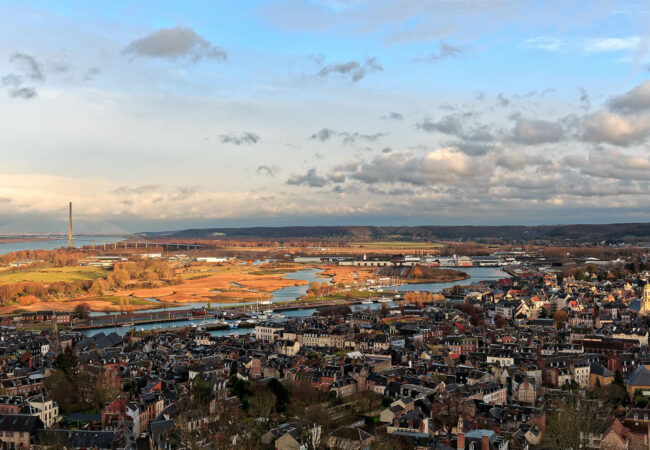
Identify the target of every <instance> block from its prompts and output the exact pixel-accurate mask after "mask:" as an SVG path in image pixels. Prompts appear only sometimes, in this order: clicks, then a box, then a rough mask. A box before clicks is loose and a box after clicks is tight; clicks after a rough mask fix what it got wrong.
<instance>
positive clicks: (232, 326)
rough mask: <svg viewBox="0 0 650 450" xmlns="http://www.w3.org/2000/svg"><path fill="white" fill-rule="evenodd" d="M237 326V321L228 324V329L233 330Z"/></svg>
mask: <svg viewBox="0 0 650 450" xmlns="http://www.w3.org/2000/svg"><path fill="white" fill-rule="evenodd" d="M238 326H239V320H235V321H234V322H231V323H230V328H232V329H235V328H237V327H238Z"/></svg>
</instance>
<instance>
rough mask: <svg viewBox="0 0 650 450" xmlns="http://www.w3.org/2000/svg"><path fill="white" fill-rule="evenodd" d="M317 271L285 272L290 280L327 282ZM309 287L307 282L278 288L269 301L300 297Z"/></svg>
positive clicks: (241, 303) (239, 304)
mask: <svg viewBox="0 0 650 450" xmlns="http://www.w3.org/2000/svg"><path fill="white" fill-rule="evenodd" d="M318 272H322V270H321V269H306V270H299V271H297V272H293V273H289V274H287V276H286V278H287V279H290V280H305V281H308V282H309V283H312V282H314V281H317V282H319V283H323V282H329V280H328V279H326V278H320V277H318V276H317V274H318ZM307 289H309V284H302V285H300V286H287V287H283V288H282V289H278V290H277V291H275V292H273V294H272V296H271V299H270V301H271V303H276V302H283V301H284V302H286V301H290V300H295V299H297V298H298V297H301V296H303V295H305V294H306V293H307ZM255 304H257V302H240V303H228V305H229V306H246V305H255Z"/></svg>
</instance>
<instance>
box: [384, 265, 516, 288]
mask: <svg viewBox="0 0 650 450" xmlns="http://www.w3.org/2000/svg"><path fill="white" fill-rule="evenodd" d="M458 270H460V271H462V272H465V273H466V274H467V275H469V276H470V277H469V278H467V279H466V280H459V281H450V282H447V283H418V284H405V285H403V286H397V287H396V288H394V289H395V290H398V291H401V292H407V291H415V292H419V291H427V292H440V291H442V290H443V289H446V288H451V287H453V286H455V285H457V284H460V285H461V286H465V285H468V284H472V283H476V282H478V281H496V280H500V279H501V278H510V275H508V273H506V272H504V271H503V270H501V269H500V268H498V267H467V268H461V269H458ZM390 289H393V288H390Z"/></svg>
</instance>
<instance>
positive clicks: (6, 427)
mask: <svg viewBox="0 0 650 450" xmlns="http://www.w3.org/2000/svg"><path fill="white" fill-rule="evenodd" d="M39 428H43V422H41V419H39V418H38V417H35V416H31V415H27V414H24V415H23V414H0V431H27V432H30V433H31V432H33V431H35V430H37V429H39Z"/></svg>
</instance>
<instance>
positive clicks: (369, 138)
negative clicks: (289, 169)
mask: <svg viewBox="0 0 650 450" xmlns="http://www.w3.org/2000/svg"><path fill="white" fill-rule="evenodd" d="M386 135H387V133H373V134H363V133H358V132H353V133H351V132H348V131H341V132H336V131H334V130H331V129H329V128H323V129H322V130H320V131H317V132H316V133H314V134H312V135H311V137H310V139H314V140H317V141H321V142H325V141H328V140H330V139H332V138H334V137H340V138H341V141H342V142H343V144H344V145H348V144H354V143H356V142H357V141H365V142H376V141H377V140H379V139H381V138H382V137H384V136H386Z"/></svg>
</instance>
